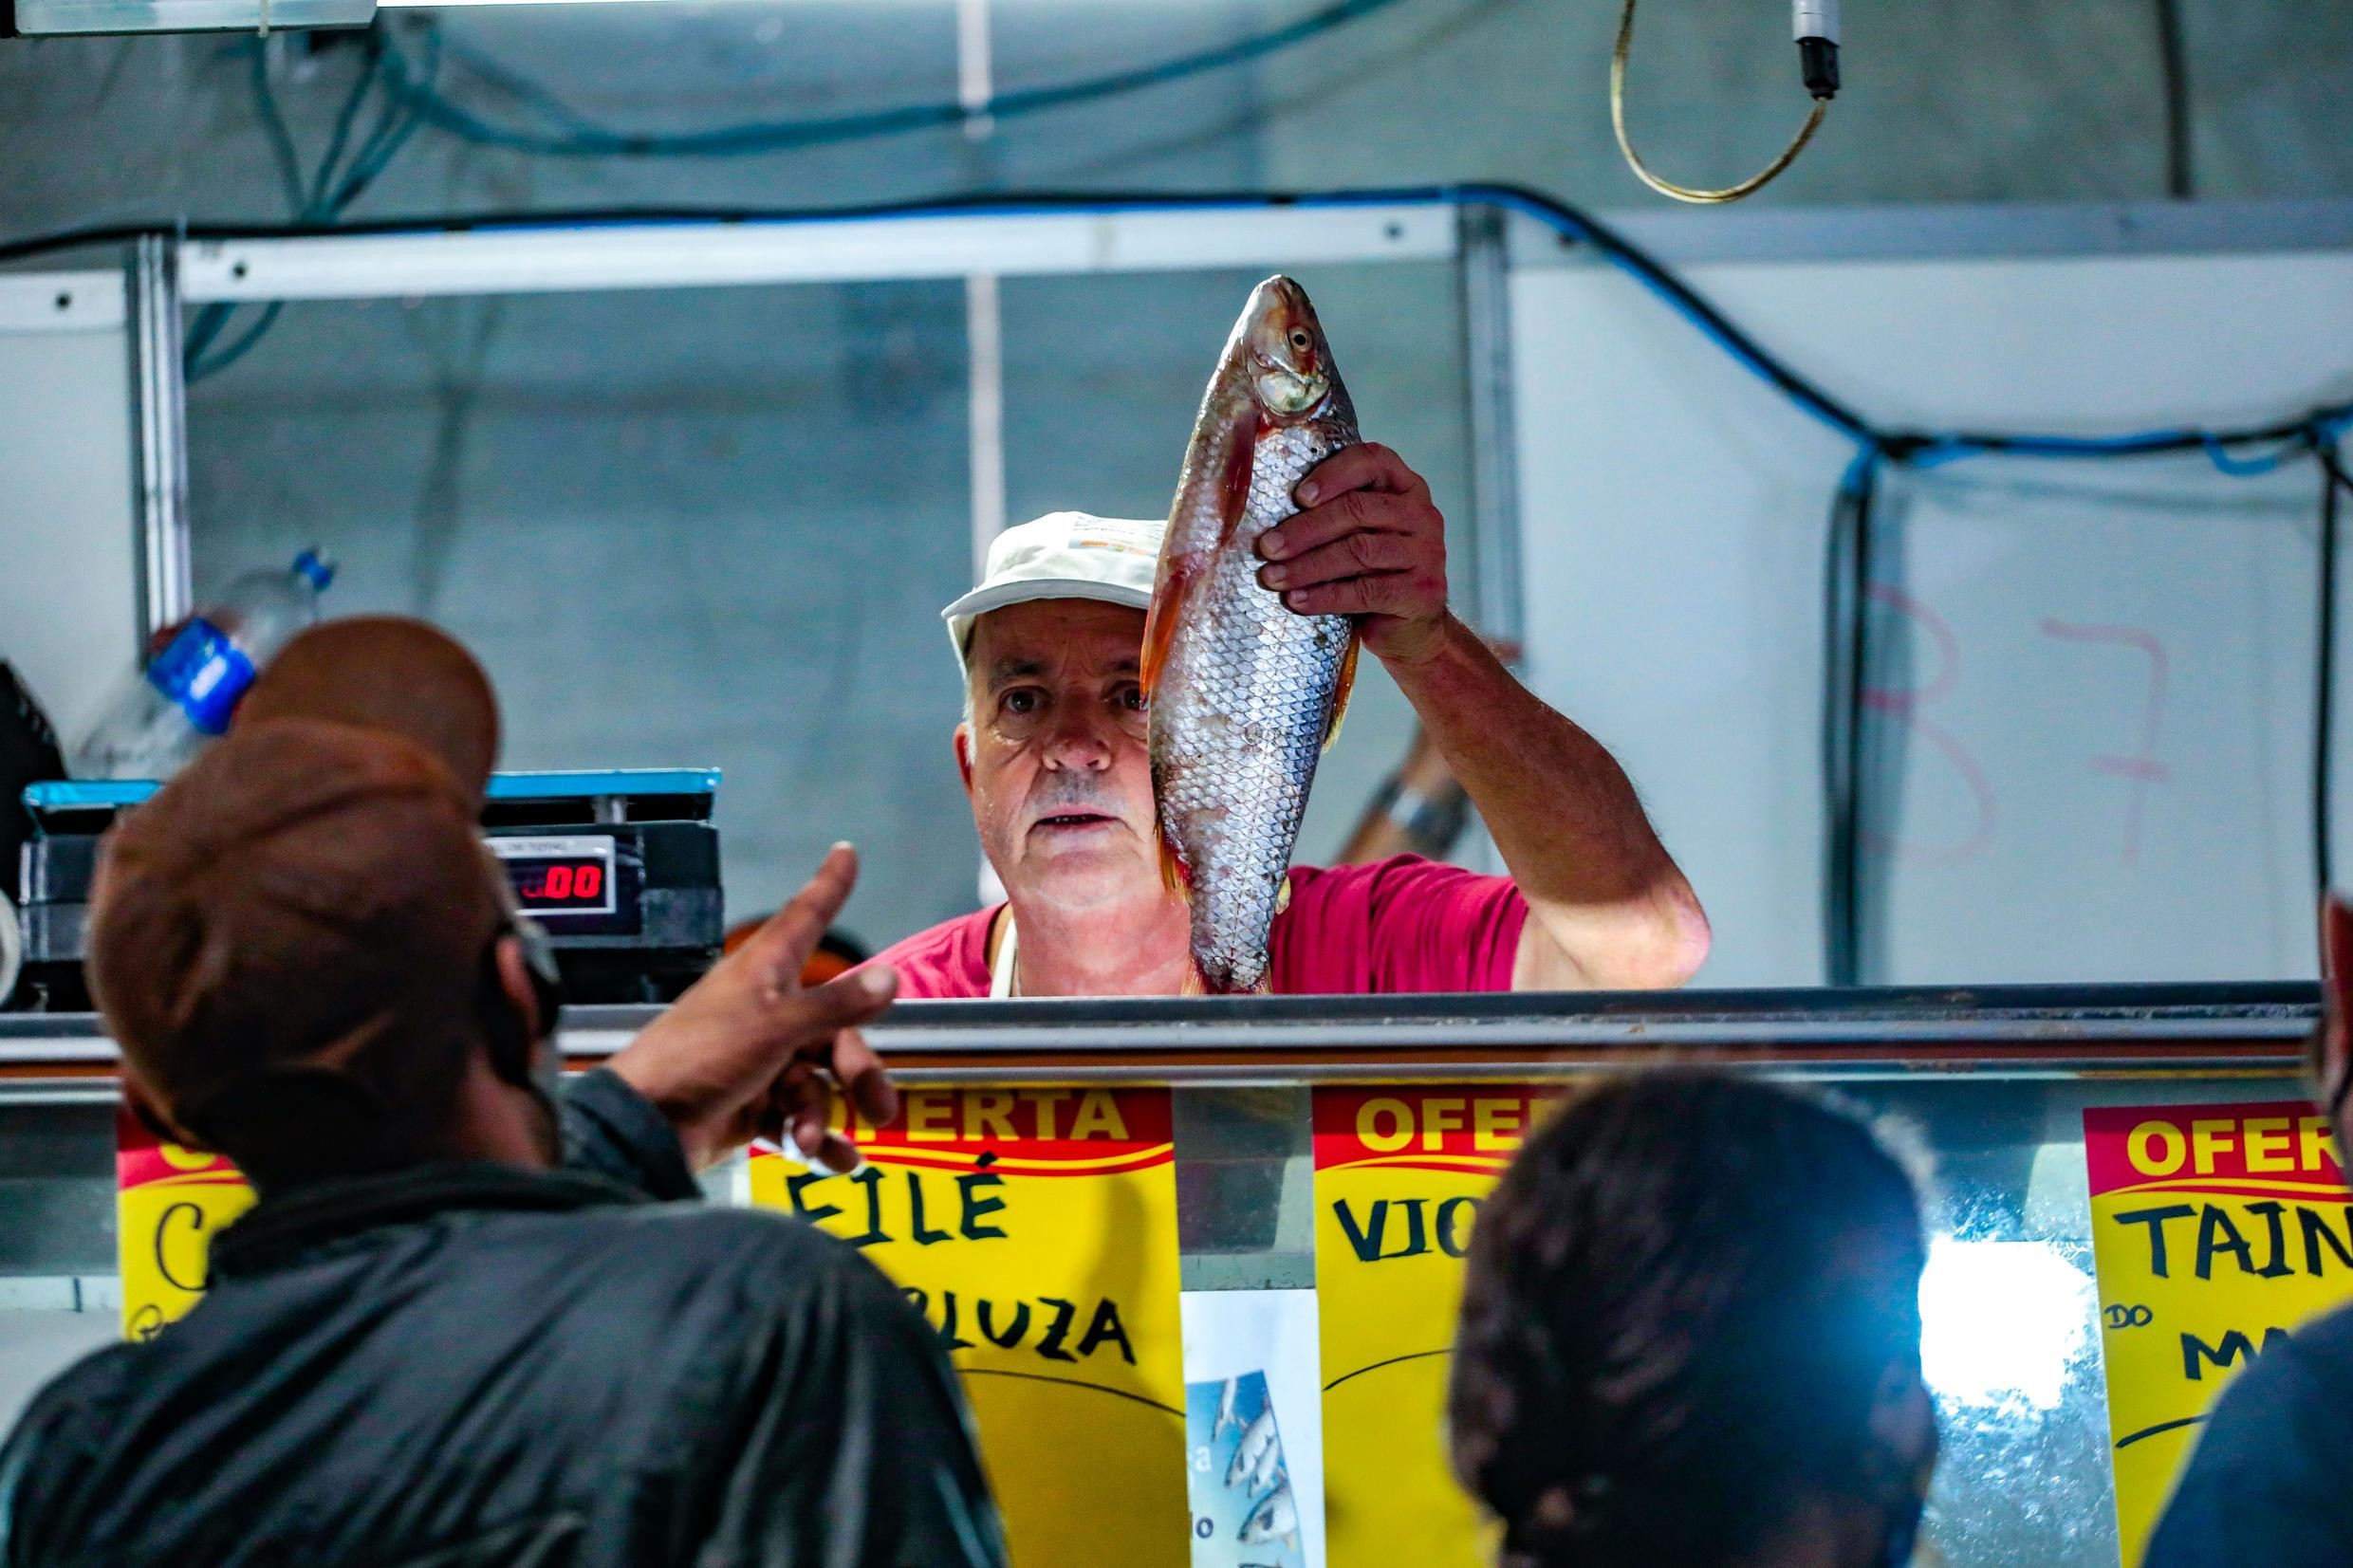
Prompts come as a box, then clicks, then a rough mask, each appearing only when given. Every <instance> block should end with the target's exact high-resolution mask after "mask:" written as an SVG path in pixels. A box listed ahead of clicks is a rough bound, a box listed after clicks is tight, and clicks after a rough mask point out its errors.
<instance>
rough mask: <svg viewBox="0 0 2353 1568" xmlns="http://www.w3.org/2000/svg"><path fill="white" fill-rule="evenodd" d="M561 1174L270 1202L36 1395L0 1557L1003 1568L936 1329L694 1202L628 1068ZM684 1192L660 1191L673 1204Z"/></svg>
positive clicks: (7, 1484)
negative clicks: (180, 1298)
mask: <svg viewBox="0 0 2353 1568" xmlns="http://www.w3.org/2000/svg"><path fill="white" fill-rule="evenodd" d="M567 1099H568V1103H567V1105H566V1107H565V1124H566V1133H567V1138H568V1140H569V1142H570V1145H571V1150H572V1153H571V1158H570V1160H569V1162H568V1164H567V1168H566V1169H565V1170H563V1171H553V1172H547V1173H532V1172H528V1171H521V1170H517V1169H514V1168H511V1167H504V1166H492V1165H443V1166H433V1167H422V1168H419V1169H417V1170H415V1171H405V1172H401V1173H398V1174H395V1175H389V1176H376V1177H369V1178H365V1179H358V1180H351V1181H343V1182H334V1183H323V1184H320V1185H317V1186H312V1187H305V1188H302V1189H298V1190H292V1191H289V1192H287V1193H284V1194H277V1195H272V1196H270V1197H269V1198H266V1199H265V1200H263V1201H262V1202H261V1203H260V1204H258V1205H256V1206H255V1207H254V1208H253V1209H252V1210H251V1211H250V1213H248V1214H247V1215H246V1216H245V1217H244V1218H243V1219H241V1220H239V1221H238V1222H237V1223H236V1224H235V1225H233V1226H232V1227H229V1228H228V1229H227V1230H225V1231H223V1232H222V1233H221V1235H220V1236H219V1237H218V1238H217V1240H216V1241H215V1242H214V1244H213V1252H212V1288H211V1291H210V1293H209V1294H208V1295H207V1296H206V1297H205V1299H204V1300H203V1301H200V1302H199V1303H197V1305H196V1307H195V1310H194V1311H192V1312H190V1313H189V1314H188V1316H187V1317H186V1318H184V1319H181V1320H180V1321H179V1322H177V1323H175V1324H173V1325H172V1326H170V1327H169V1328H166V1329H165V1330H164V1331H163V1332H162V1334H160V1335H159V1336H157V1337H156V1338H155V1339H153V1340H151V1341H149V1342H148V1343H145V1344H134V1345H120V1346H117V1347H114V1348H112V1349H108V1350H103V1351H101V1352H99V1353H98V1354H96V1355H94V1356H90V1357H89V1358H88V1359H86V1360H84V1361H83V1362H81V1363H80V1364H79V1365H77V1366H75V1367H73V1368H71V1369H70V1370H68V1371H67V1372H66V1373H65V1374H64V1375H62V1376H60V1377H59V1378H58V1379H57V1380H56V1381H55V1382H54V1383H52V1384H50V1385H49V1387H48V1388H47V1389H46V1390H45V1391H44V1392H43V1393H41V1394H40V1396H39V1397H38V1398H37V1399H35V1401H34V1402H33V1404H32V1406H31V1408H30V1409H29V1410H28V1411H27V1412H26V1414H25V1418H24V1420H23V1421H22V1422H21V1423H20V1424H19V1426H18V1428H17V1430H16V1431H15V1433H14V1434H13V1435H12V1436H11V1437H10V1438H9V1443H8V1446H7V1448H5V1449H0V1564H5V1565H6V1568H35V1565H38V1568H65V1565H68V1564H71V1565H75V1568H84V1565H89V1568H95V1565H97V1564H126V1565H128V1564H148V1563H171V1564H175V1565H176V1568H216V1565H221V1568H225V1565H229V1564H271V1565H280V1564H283V1565H288V1568H291V1565H297V1564H299V1565H306V1568H312V1565H315V1568H362V1565H365V1568H394V1565H398V1568H477V1565H481V1568H488V1565H491V1564H497V1565H499V1568H608V1565H609V1568H621V1565H623V1564H626V1565H629V1568H658V1565H668V1564H679V1565H685V1564H695V1565H696V1568H731V1565H736V1564H743V1565H750V1564H762V1565H775V1568H784V1565H787V1564H790V1565H793V1568H800V1565H803V1564H807V1565H810V1568H820V1565H822V1568H885V1565H888V1568H898V1565H902V1564H904V1565H917V1564H921V1565H933V1564H937V1565H941V1568H1002V1564H1003V1562H1004V1549H1003V1547H1002V1545H1001V1543H1000V1539H999V1534H998V1528H997V1523H996V1516H995V1512H994V1510H993V1508H992V1506H991V1503H990V1501H989V1494H988V1490H987V1486H986V1484H985V1483H984V1481H983V1479H982V1476H981V1471H980V1467H979V1464H978V1462H977V1460H976V1459H975V1456H974V1454H973V1445H972V1441H971V1436H970V1432H969V1429H968V1427H967V1424H966V1419H965V1413H964V1406H963V1401H962V1398H961V1396H960V1394H959V1393H958V1391H957V1388H956V1384H955V1380H954V1374H953V1372H951V1370H950V1369H949V1366H948V1363H947V1360H946V1357H945V1356H944V1355H943V1354H942V1352H941V1350H940V1348H939V1344H938V1341H937V1339H936V1337H935V1336H934V1335H933V1333H932V1331H931V1330H930V1328H929V1327H928V1326H927V1325H926V1324H925V1323H924V1321H923V1319H921V1318H920V1317H919V1316H917V1313H916V1312H915V1310H914V1309H913V1308H912V1307H910V1306H909V1305H908V1303H907V1302H906V1301H905V1300H904V1299H903V1298H901V1297H900V1295H899V1292H898V1291H897V1290H895V1289H894V1288H892V1286H891V1285H890V1283H889V1282H887V1281H885V1280H884V1279H883V1277H882V1275H881V1274H880V1272H878V1271H877V1270H876V1269H875V1268H874V1267H873V1266H872V1265H871V1264H868V1263H866V1262H865V1261H864V1260H863V1259H862V1258H860V1257H859V1256H858V1255H857V1254H856V1253H855V1252H853V1251H852V1250H850V1249H849V1248H848V1247H846V1246H844V1245H841V1244H840V1243H838V1242H836V1241H834V1240H833V1239H832V1238H830V1237H827V1236H825V1235H823V1234H822V1233H820V1232H818V1231H817V1230H815V1229H813V1228H812V1227H808V1226H806V1225H805V1224H802V1223H799V1222H797V1221H793V1220H789V1219H787V1218H785V1217H783V1216H781V1215H777V1214H769V1213H756V1212H748V1211H744V1210H737V1209H727V1208H707V1207H704V1206H703V1205H701V1204H700V1203H697V1202H693V1201H690V1200H693V1199H695V1198H697V1197H698V1196H699V1193H698V1191H697V1190H696V1188H695V1181H694V1177H693V1175H692V1174H691V1173H690V1172H689V1171H688V1170H687V1169H686V1165H685V1161H684V1159H683V1158H682V1156H681V1155H680V1153H679V1151H678V1144H677V1140H676V1136H675V1135H673V1134H672V1133H671V1131H670V1129H669V1128H668V1127H667V1126H666V1125H665V1124H664V1123H663V1122H662V1121H661V1119H660V1117H659V1116H657V1115H656V1114H655V1112H654V1110H653V1108H652V1107H651V1106H650V1105H648V1104H647V1103H646V1102H645V1101H644V1100H643V1099H641V1098H639V1097H638V1095H637V1094H636V1093H635V1092H634V1091H632V1090H630V1089H629V1088H628V1087H627V1086H626V1085H625V1084H623V1083H622V1082H621V1080H620V1079H617V1078H615V1077H613V1076H612V1075H611V1074H610V1073H600V1074H594V1075H591V1076H590V1077H589V1078H588V1079H584V1080H582V1081H581V1082H580V1083H578V1084H577V1085H575V1087H574V1090H573V1093H572V1094H571V1095H570V1096H569V1097H567ZM657 1200H670V1201H657Z"/></svg>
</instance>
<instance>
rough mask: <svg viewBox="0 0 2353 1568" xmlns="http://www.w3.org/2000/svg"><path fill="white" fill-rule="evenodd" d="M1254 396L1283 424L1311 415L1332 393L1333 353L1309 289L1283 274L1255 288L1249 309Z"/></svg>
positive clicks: (1246, 321) (1246, 339) (1245, 319)
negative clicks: (1309, 298)
mask: <svg viewBox="0 0 2353 1568" xmlns="http://www.w3.org/2000/svg"><path fill="white" fill-rule="evenodd" d="M1241 336H1242V340H1243V346H1244V350H1245V352H1246V353H1247V354H1248V355H1249V356H1250V360H1249V362H1250V375H1251V396H1252V397H1254V398H1256V399H1257V402H1258V406H1259V407H1260V408H1261V409H1264V410H1265V411H1266V413H1267V415H1268V417H1269V418H1270V419H1273V420H1275V421H1276V422H1278V423H1281V422H1285V421H1289V420H1295V419H1305V418H1307V417H1309V416H1311V415H1314V414H1315V413H1316V412H1317V411H1318V410H1319V409H1321V408H1322V407H1323V406H1324V404H1325V399H1327V398H1328V397H1330V396H1331V391H1332V382H1333V374H1332V351H1331V345H1330V344H1328V343H1326V342H1325V341H1324V327H1323V324H1322V323H1319V322H1318V321H1317V320H1316V319H1315V306H1314V305H1312V304H1308V303H1307V291H1306V289H1304V288H1302V287H1300V286H1298V285H1297V284H1295V283H1293V282H1292V281H1291V280H1290V279H1288V278H1286V277H1282V276H1280V275H1277V276H1275V277H1271V278H1269V279H1268V280H1267V281H1266V282H1265V283H1262V284H1260V285H1259V286H1257V287H1256V288H1254V289H1252V290H1251V297H1250V304H1248V305H1247V306H1245V307H1244V308H1243V312H1242V332H1241Z"/></svg>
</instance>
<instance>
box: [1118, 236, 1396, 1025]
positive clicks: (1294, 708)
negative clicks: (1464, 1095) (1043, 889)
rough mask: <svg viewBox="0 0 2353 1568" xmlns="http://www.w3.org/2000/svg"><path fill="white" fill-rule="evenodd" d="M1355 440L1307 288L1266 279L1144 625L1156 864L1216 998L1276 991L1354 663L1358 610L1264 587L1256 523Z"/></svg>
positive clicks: (1216, 400)
mask: <svg viewBox="0 0 2353 1568" xmlns="http://www.w3.org/2000/svg"><path fill="white" fill-rule="evenodd" d="M1359 439H1361V437H1360V436H1359V435H1358V434H1357V425H1356V408H1355V405H1354V404H1352V403H1351V402H1350V401H1349V400H1348V392H1347V389H1346V388H1345V387H1343V385H1341V382H1340V373H1339V371H1338V370H1337V369H1335V368H1334V366H1333V364H1332V353H1331V346H1330V345H1329V344H1328V343H1326V342H1325V340H1324V328H1323V327H1322V325H1321V324H1319V323H1317V321H1316V318H1315V307H1314V306H1313V305H1311V304H1308V303H1307V295H1306V290H1305V289H1302V288H1301V287H1300V286H1298V285H1297V284H1295V283H1293V282H1292V281H1291V280H1290V279H1288V278H1283V277H1274V278H1269V279H1268V280H1267V281H1266V282H1265V283H1262V284H1260V285H1259V286H1257V287H1256V288H1255V289H1252V290H1251V297H1250V304H1248V305H1246V306H1245V307H1244V308H1243V311H1242V317H1241V320H1239V321H1237V322H1235V323H1234V324H1233V333H1232V336H1231V337H1230V338H1228V339H1227V340H1226V347H1225V352H1224V353H1223V354H1222V355H1221V356H1220V357H1219V359H1218V361H1217V373H1216V374H1215V375H1214V377H1212V378H1210V383H1209V391H1208V393H1207V394H1206V395H1205V396H1204V397H1202V399H1201V412H1200V415H1199V416H1198V417H1197V418H1196V419H1195V421H1194V426H1193V439H1192V442H1191V444H1190V445H1189V446H1188V447H1187V448H1186V450H1185V463H1184V468H1183V470H1182V471H1181V472H1180V473H1179V474H1178V476H1177V500H1176V504H1175V506H1174V507H1172V508H1171V510H1170V513H1169V520H1168V535H1167V538H1166V540H1165V541H1164V542H1163V544H1161V546H1160V567H1159V576H1158V581H1157V583H1156V584H1155V586H1154V589H1153V595H1152V614H1151V618H1150V619H1149V620H1148V622H1147V623H1146V626H1145V629H1144V655H1143V688H1144V693H1145V695H1146V696H1147V697H1148V698H1149V699H1150V700H1151V704H1152V718H1151V731H1150V750H1151V757H1152V789H1153V798H1154V802H1155V803H1156V805H1157V808H1158V816H1159V827H1160V842H1161V866H1162V870H1163V873H1164V875H1165V876H1167V877H1168V879H1169V883H1170V885H1171V886H1172V887H1176V886H1182V887H1183V888H1185V889H1186V890H1187V892H1188V893H1189V895H1190V897H1191V899H1192V905H1193V911H1192V915H1193V918H1192V927H1193V930H1192V947H1193V970H1194V973H1193V979H1192V982H1191V985H1193V986H1197V987H1198V988H1200V989H1201V990H1204V991H1208V992H1211V993H1213V994H1216V993H1231V992H1250V991H1263V990H1266V989H1268V988H1269V985H1268V968H1269V960H1268V954H1267V938H1268V932H1269V931H1270V930H1271V929H1272V927H1273V924H1274V917H1275V914H1276V913H1278V911H1279V910H1280V909H1281V907H1282V905H1283V902H1284V900H1285V896H1286V894H1287V892H1288V878H1287V876H1286V874H1287V873H1288V870H1289V868H1290V858H1291V844H1292V842H1293V840H1294V839H1297V838H1298V836H1299V820H1300V816H1301V814H1302V813H1304V812H1305V811H1306V805H1307V788H1308V785H1309V784H1312V783H1313V782H1314V780H1315V766H1316V762H1317V760H1318V759H1319V758H1320V757H1321V755H1322V754H1323V750H1324V747H1325V744H1326V743H1327V742H1328V741H1329V740H1330V739H1331V736H1332V734H1333V732H1334V731H1335V730H1336V729H1338V728H1339V724H1340V716H1341V713H1342V711H1343V710H1344V709H1345V708H1346V706H1347V698H1348V688H1349V686H1350V684H1351V683H1352V682H1353V680H1354V678H1355V674H1356V659H1357V636H1356V628H1355V626H1354V624H1353V623H1352V622H1351V621H1350V620H1349V619H1348V618H1347V617H1345V616H1299V615H1294V614H1292V613H1291V612H1290V611H1289V610H1288V609H1287V608H1286V607H1285V606H1284V604H1283V601H1282V599H1281V596H1279V595H1277V594H1275V593H1273V592H1270V591H1269V590H1268V589H1266V588H1264V587H1262V586H1260V585H1259V582H1258V569H1259V567H1260V566H1262V565H1263V564H1265V563H1264V562H1263V561H1262V560H1261V559H1260V558H1259V556H1258V553H1257V549H1256V545H1257V542H1258V536H1259V535H1260V534H1262V533H1264V532H1266V531H1267V530H1268V529H1269V528H1270V527H1273V526H1275V525H1276V524H1278V523H1281V522H1282V521H1283V520H1284V519H1286V518H1288V517H1290V516H1291V515H1292V514H1293V513H1295V512H1296V511H1297V510H1298V509H1299V508H1298V507H1297V505H1296V504H1295V503H1294V502H1293V501H1292V499H1291V489H1292V487H1293V486H1295V485H1297V484H1298V483H1299V481H1300V480H1301V479H1302V478H1304V477H1306V472H1307V470H1309V469H1312V468H1314V467H1315V466H1316V465H1317V464H1318V463H1321V462H1323V461H1324V459H1325V458H1326V457H1329V456H1330V455H1331V454H1332V453H1334V452H1338V451H1340V450H1341V449H1342V448H1343V447H1350V446H1354V445H1355V444H1356V443H1357V442H1358V440H1359Z"/></svg>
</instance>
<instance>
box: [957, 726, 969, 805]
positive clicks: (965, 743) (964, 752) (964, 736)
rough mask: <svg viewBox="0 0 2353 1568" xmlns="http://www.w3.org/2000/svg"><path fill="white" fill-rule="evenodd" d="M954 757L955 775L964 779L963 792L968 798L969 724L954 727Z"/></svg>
mask: <svg viewBox="0 0 2353 1568" xmlns="http://www.w3.org/2000/svg"><path fill="white" fill-rule="evenodd" d="M955 758H956V777H957V778H959V779H962V780H963V781H964V793H965V795H966V796H967V797H968V798H969V797H970V796H971V795H972V793H973V727H972V726H971V725H969V724H959V725H957V726H956V727H955Z"/></svg>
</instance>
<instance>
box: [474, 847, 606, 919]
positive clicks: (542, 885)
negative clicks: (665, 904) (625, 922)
mask: <svg viewBox="0 0 2353 1568" xmlns="http://www.w3.org/2000/svg"><path fill="white" fill-rule="evenodd" d="M486 842H488V843H489V844H490V846H491V854H493V855H495V856H497V857H498V858H499V859H500V860H501V861H503V862H504V863H505V865H506V867H507V879H508V880H509V881H510V882H511V883H512V884H513V885H514V894H515V902H516V903H518V904H520V905H521V906H522V907H523V913H526V914H528V915H532V916H534V917H536V918H539V919H547V918H550V917H561V916H564V915H567V914H611V913H614V911H615V909H616V908H617V907H618V905H617V904H616V902H615V896H616V895H615V890H614V885H613V884H614V875H613V861H614V855H613V839H612V836H611V835H610V834H602V833H595V834H566V835H562V836H559V837H554V838H543V839H520V838H517V839H510V838H498V839H488V840H486Z"/></svg>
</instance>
